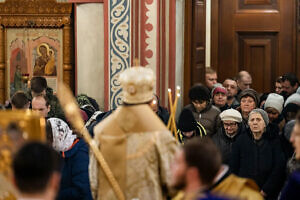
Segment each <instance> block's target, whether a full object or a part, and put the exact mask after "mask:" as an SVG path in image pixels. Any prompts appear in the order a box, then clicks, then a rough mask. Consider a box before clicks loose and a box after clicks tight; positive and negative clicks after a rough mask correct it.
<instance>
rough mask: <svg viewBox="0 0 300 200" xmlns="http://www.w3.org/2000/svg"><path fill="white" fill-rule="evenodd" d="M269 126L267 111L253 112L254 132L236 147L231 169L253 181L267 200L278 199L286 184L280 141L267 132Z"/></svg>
mask: <svg viewBox="0 0 300 200" xmlns="http://www.w3.org/2000/svg"><path fill="white" fill-rule="evenodd" d="M268 123H269V118H268V114H267V113H266V112H265V111H264V110H262V109H254V110H252V111H251V112H250V114H249V119H248V124H249V127H250V130H249V131H247V132H246V133H245V134H242V135H241V136H240V137H239V138H238V139H237V141H236V143H234V144H233V149H232V157H231V162H230V167H231V170H232V172H233V173H235V174H236V175H238V176H241V177H245V178H251V179H253V180H254V181H255V182H256V183H257V185H258V186H259V187H260V189H261V193H262V195H263V196H264V197H265V198H266V199H276V198H277V195H278V193H279V191H280V189H281V187H282V184H283V182H284V169H285V159H284V155H283V152H282V149H281V145H280V141H279V139H278V137H274V134H273V133H271V131H270V130H269V128H267V125H268Z"/></svg>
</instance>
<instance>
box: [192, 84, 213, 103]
mask: <svg viewBox="0 0 300 200" xmlns="http://www.w3.org/2000/svg"><path fill="white" fill-rule="evenodd" d="M189 98H190V100H191V101H195V100H198V101H199V100H202V101H210V92H209V90H208V88H207V87H205V86H204V85H202V84H197V85H194V86H193V87H192V88H191V89H190V91H189Z"/></svg>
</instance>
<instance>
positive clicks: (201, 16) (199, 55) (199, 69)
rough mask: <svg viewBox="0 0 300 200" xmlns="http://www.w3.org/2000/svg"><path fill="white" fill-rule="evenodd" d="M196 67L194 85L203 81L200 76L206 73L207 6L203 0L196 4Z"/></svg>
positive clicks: (193, 77) (193, 76) (194, 49)
mask: <svg viewBox="0 0 300 200" xmlns="http://www.w3.org/2000/svg"><path fill="white" fill-rule="evenodd" d="M194 6H195V10H194V11H195V14H194V20H195V21H194V27H195V34H194V45H195V46H194V48H193V51H194V55H193V58H194V59H193V60H194V66H193V70H192V84H195V83H200V82H202V81H203V79H202V76H201V75H200V74H204V73H205V28H204V27H205V18H206V16H205V4H204V1H203V0H196V1H195V3H194Z"/></svg>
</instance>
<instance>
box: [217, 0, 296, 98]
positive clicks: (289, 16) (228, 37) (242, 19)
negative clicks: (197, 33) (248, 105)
mask: <svg viewBox="0 0 300 200" xmlns="http://www.w3.org/2000/svg"><path fill="white" fill-rule="evenodd" d="M212 2H213V4H212V8H213V12H217V17H216V16H214V15H215V13H213V16H212V17H213V19H215V20H217V22H218V23H213V24H212V33H213V35H212V38H217V39H218V43H216V42H214V43H212V56H216V57H212V60H214V59H217V61H213V62H212V63H213V64H217V66H213V67H215V68H217V72H218V76H219V81H220V82H222V81H223V80H224V79H225V78H227V77H233V76H235V75H236V74H237V73H238V71H240V70H247V71H249V72H250V73H251V74H252V78H253V85H252V87H253V88H254V89H256V90H258V91H259V92H268V91H272V89H273V85H274V81H275V79H276V77H277V76H279V75H282V74H284V73H287V72H296V70H295V64H296V63H295V61H296V58H295V52H296V42H295V41H296V39H295V37H296V29H295V26H296V12H295V11H296V7H295V6H296V4H295V0H232V1H223V0H218V1H217V0H213V1H212ZM214 4H217V6H216V5H214ZM216 26H217V27H216ZM215 29H217V31H215ZM215 50H217V51H218V52H214V51H215ZM228 69H231V70H228Z"/></svg>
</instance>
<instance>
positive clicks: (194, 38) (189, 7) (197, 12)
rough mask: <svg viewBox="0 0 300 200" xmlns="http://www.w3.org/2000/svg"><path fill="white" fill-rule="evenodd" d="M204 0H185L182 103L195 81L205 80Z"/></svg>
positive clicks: (187, 99) (185, 101)
mask: <svg viewBox="0 0 300 200" xmlns="http://www.w3.org/2000/svg"><path fill="white" fill-rule="evenodd" d="M205 15H206V11H205V0H186V1H185V33H184V34H185V42H184V44H185V48H184V50H185V52H184V104H188V103H189V98H188V92H189V89H190V88H191V86H192V85H194V84H195V83H204V80H205V30H206V28H205V27H206V26H205V21H206V16H205Z"/></svg>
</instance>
